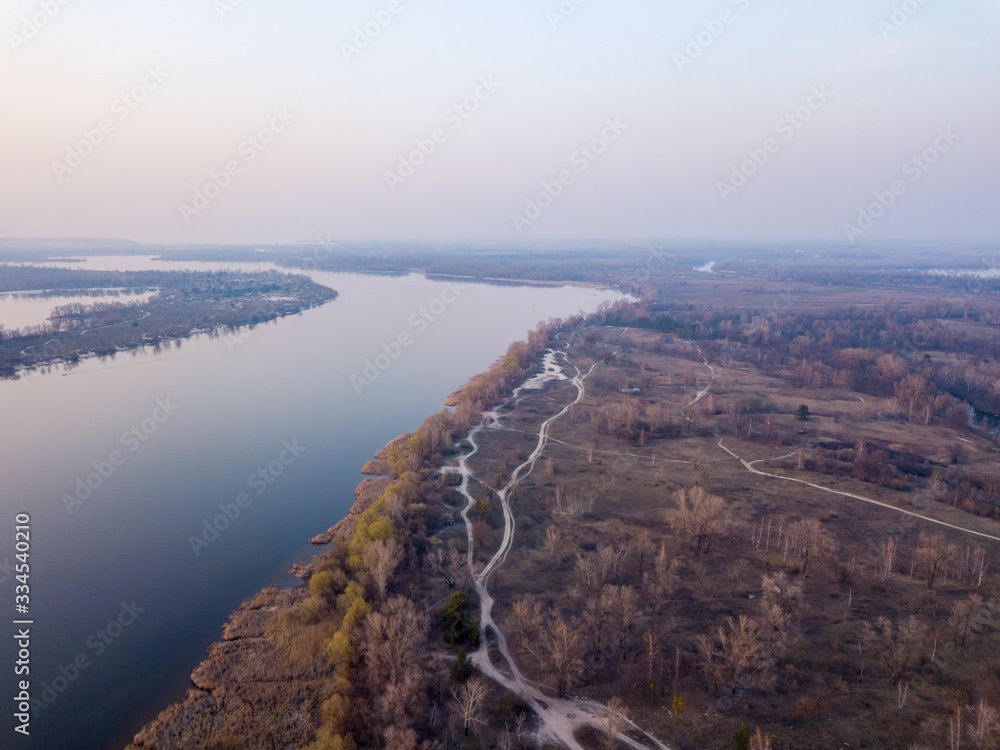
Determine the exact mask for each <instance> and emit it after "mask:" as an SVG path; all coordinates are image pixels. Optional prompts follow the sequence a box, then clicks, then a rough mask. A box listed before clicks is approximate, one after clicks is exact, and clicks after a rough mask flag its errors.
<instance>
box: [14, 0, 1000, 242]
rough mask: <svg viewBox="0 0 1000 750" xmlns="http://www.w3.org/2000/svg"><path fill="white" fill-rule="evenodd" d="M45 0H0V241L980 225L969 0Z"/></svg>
mask: <svg viewBox="0 0 1000 750" xmlns="http://www.w3.org/2000/svg"><path fill="white" fill-rule="evenodd" d="M62 3H63V4H61V3H60V0H6V2H4V3H3V7H2V9H0V31H2V32H3V38H2V39H0V47H2V48H0V90H2V92H3V105H2V106H3V113H2V117H0V174H2V177H3V179H2V180H0V234H6V235H7V236H9V237H109V238H110V237H114V238H125V239H132V240H139V241H144V242H152V243H188V242H190V243H214V242H218V243H260V244H270V243H282V242H292V241H312V240H314V239H316V238H320V237H324V238H338V239H344V240H380V239H393V240H439V239H440V240H461V239H469V240H472V239H490V240H501V241H508V240H509V241H510V242H512V243H514V242H517V241H519V240H544V239H546V238H570V239H572V238H581V239H595V238H604V239H616V238H621V239H646V238H662V239H671V238H707V239H750V240H757V239H799V238H801V239H817V240H819V239H822V240H843V241H844V242H845V243H846V242H847V235H848V234H850V232H848V231H847V230H846V228H845V225H846V224H854V225H855V227H857V228H859V229H863V233H860V234H859V233H857V232H855V233H854V235H855V236H854V237H853V238H852V239H855V240H856V241H858V242H861V243H874V242H882V241H890V240H895V239H913V238H919V239H944V240H949V239H953V240H980V239H981V240H996V239H997V238H998V237H1000V211H998V198H1000V136H998V134H1000V44H998V40H1000V3H998V2H996V0H967V1H966V2H945V1H944V0H925V1H924V2H922V3H921V2H920V1H919V0H906V1H905V2H901V1H900V0H712V1H711V2H694V1H685V0H655V2H654V1H653V0H615V2H611V1H610V0H567V1H566V2H563V3H561V4H560V0H550V1H545V0H539V1H537V2H528V1H527V0H505V1H504V2H483V1H482V0H478V1H477V0H451V1H450V2H448V1H446V0H373V1H367V0H340V1H339V2H327V1H321V0H296V1H295V2H289V0H283V1H281V2H279V0H242V2H239V0H171V2H163V1H162V0H159V1H153V0H87V1H86V2H85V1H84V0H62ZM577 3H579V5H577ZM227 6H231V7H227ZM894 6H895V7H896V8H898V9H899V10H898V11H897V15H896V18H895V19H893V13H894V10H893V9H894ZM904 6H905V8H906V9H908V10H909V11H912V14H907V13H906V12H905V11H904V10H903V7H904ZM560 7H561V8H563V9H564V10H565V9H572V10H573V12H572V13H569V14H564V18H563V19H562V20H560V18H559V17H557V16H556V15H555V14H557V13H559V9H560ZM375 17H381V19H382V21H381V22H379V21H377V20H374V18H375ZM386 19H389V21H388V24H387V25H386V24H385V20H386ZM900 21H902V22H903V23H900ZM366 23H369V29H370V30H377V31H378V34H377V35H376V36H375V37H374V38H372V39H370V40H369V41H368V43H367V45H365V46H364V48H363V49H362V48H361V46H362V44H364V42H365V39H363V38H361V39H359V40H358V41H359V44H358V46H357V47H356V48H355V49H353V50H352V49H350V48H348V47H346V46H345V45H350V44H352V40H354V39H355V37H356V29H357V28H358V27H362V28H363V27H364V26H365V24H366ZM383 27H384V28H383ZM702 32H703V33H702ZM713 32H714V33H713ZM699 33H701V37H700V40H699V39H698V35H699ZM689 53H690V54H689ZM678 55H681V56H685V57H686V59H685V57H679V56H678ZM348 57H349V58H350V59H348ZM147 71H153V73H150V72H147ZM484 82H485V83H484ZM136 87H139V88H138V89H137V91H136V98H142V99H143V101H132V100H131V98H130V100H129V101H126V100H125V99H123V98H122V97H123V96H129V97H131V94H130V92H132V91H133V89H135V88H136ZM470 97H471V98H470ZM463 100H468V102H469V104H470V108H471V105H475V111H471V112H466V113H465V114H466V115H467V117H462V115H460V114H457V113H456V111H455V110H454V109H453V106H454V105H455V104H461V102H462V101H463ZM809 105H812V107H811V108H810V106H809ZM797 108H798V112H799V115H798V116H796V115H795V112H796V109H797ZM275 112H284V113H286V114H285V115H282V116H281V117H278V116H276V115H275ZM126 114H127V117H126V116H125V115H126ZM789 114H791V115H792V117H793V119H795V125H797V126H799V127H795V126H793V125H790V124H789V121H788V120H787V119H785V120H783V119H782V118H785V117H786V116H787V115H789ZM609 122H610V123H612V125H609V124H608V123H609ZM615 123H617V124H615ZM102 124H103V125H104V127H105V131H106V132H103V133H102V132H101V125H102ZM262 129H263V130H264V131H265V132H264V133H263V134H262V135H261V139H262V140H260V141H257V142H256V143H257V145H253V143H251V141H250V140H249V139H250V137H251V136H254V135H255V134H257V133H258V132H259V131H261V130H262ZM279 129H280V130H279ZM436 129H440V130H438V131H437V132H436V133H435V130H436ZM88 133H89V135H90V140H92V141H97V140H99V141H100V143H99V145H97V146H96V147H90V144H89V143H88V142H87V140H86V137H87V134H88ZM942 133H943V134H944V135H942ZM435 136H437V142H434V141H435ZM595 139H596V143H593V150H592V151H591V150H589V149H588V153H589V154H590V156H589V157H588V156H587V155H586V154H584V153H583V152H581V151H579V149H580V148H581V147H582V146H586V145H587V144H591V143H592V142H594V141H595ZM768 139H772V140H770V141H769V140H768ZM418 140H419V141H422V142H423V144H424V150H425V151H431V149H432V148H433V153H430V155H428V156H424V154H421V153H419V151H418V152H417V153H415V154H414V157H415V158H412V159H410V157H409V155H410V154H411V152H414V150H415V149H417V148H418V145H417V143H416V141H418ZM81 141H82V143H81ZM262 141H269V142H268V143H264V142H262ZM598 152H600V153H598ZM921 154H923V156H920V155H921ZM754 156H756V158H757V161H758V162H761V163H760V164H759V165H758V164H753V163H752V162H748V163H747V164H746V165H745V166H744V173H747V172H748V173H751V174H750V176H749V177H746V175H745V174H744V175H740V174H739V172H737V175H736V179H735V181H734V180H733V170H734V167H735V168H736V169H737V170H739V169H740V166H741V165H743V163H744V162H747V160H748V159H752V158H753V157H754ZM914 156H920V159H921V161H920V163H917V162H913V161H911V159H912V158H913V157H914ZM765 159H766V160H765ZM401 160H408V161H410V162H411V164H410V165H405V166H404V168H403V170H402V172H401V171H400V168H401ZM227 166H229V167H232V168H233V169H232V172H234V174H225V172H226V169H227ZM212 173H215V174H216V181H217V182H219V183H224V187H222V188H220V189H216V188H215V187H214V186H213V187H210V188H209V189H208V192H209V193H211V196H210V199H206V200H205V201H204V202H199V203H195V202H194V196H195V189H196V188H204V186H205V185H206V183H208V182H209V181H210V179H211V177H210V175H211V174H212ZM390 173H394V174H395V176H394V177H393V176H391V174H390ZM561 177H562V180H563V181H562V183H560V178H561ZM744 179H745V181H744ZM727 182H728V186H726V185H725V183H727ZM894 182H895V183H896V193H895V194H893V183H894ZM546 184H547V185H548V188H547V190H548V192H549V193H550V194H553V195H555V197H551V198H550V197H549V196H548V195H544V194H543V197H542V198H541V199H540V201H537V202H538V203H541V204H544V205H543V206H542V207H541V208H540V209H539V210H537V211H535V210H534V209H528V208H526V206H527V203H526V201H528V199H532V198H535V197H536V196H538V195H539V194H540V193H543V191H544V190H546V188H545V187H544V185H546ZM876 193H878V194H879V195H881V196H882V201H883V203H885V204H891V205H889V206H888V208H885V209H884V210H879V209H878V208H876V209H875V210H874V213H878V214H879V215H878V216H877V217H871V216H870V218H871V219H872V220H871V221H867V222H861V223H859V221H861V220H860V219H859V209H862V208H865V207H867V206H869V205H870V204H872V203H873V202H874V201H875V200H876V197H875V194H876ZM182 204H186V206H187V208H184V207H182ZM868 213H869V214H871V213H872V212H871V211H869V212H868ZM863 225H864V226H863ZM0 247H2V245H0Z"/></svg>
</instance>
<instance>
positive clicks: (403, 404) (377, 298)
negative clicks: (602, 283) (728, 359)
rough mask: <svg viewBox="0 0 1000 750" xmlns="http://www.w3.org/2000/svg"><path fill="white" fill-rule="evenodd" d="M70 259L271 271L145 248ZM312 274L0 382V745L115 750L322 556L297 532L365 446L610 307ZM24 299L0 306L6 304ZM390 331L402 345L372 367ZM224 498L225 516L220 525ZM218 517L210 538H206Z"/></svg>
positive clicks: (350, 476) (515, 292)
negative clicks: (177, 257) (201, 329)
mask: <svg viewBox="0 0 1000 750" xmlns="http://www.w3.org/2000/svg"><path fill="white" fill-rule="evenodd" d="M82 267H86V268H94V269H118V270H138V269H142V268H171V267H174V268H213V269H219V268H240V267H242V268H267V266H266V265H261V266H256V265H255V266H248V265H236V264H222V263H213V264H198V263H163V262H158V261H154V260H151V259H150V258H148V257H140V256H121V257H94V258H88V259H87V260H86V263H85V264H83V266H82ZM311 275H312V276H313V278H314V279H315V280H316V281H318V282H319V283H322V284H325V285H327V286H330V287H332V288H334V289H336V290H337V291H338V292H339V293H340V296H339V298H338V299H337V300H336V301H334V302H331V303H328V304H326V305H323V306H322V307H319V308H315V309H312V310H308V311H305V312H303V313H302V314H300V315H297V316H292V317H288V318H284V319H281V320H278V321H274V322H272V323H269V324H267V325H264V326H260V327H258V328H256V329H253V330H252V331H246V330H245V331H243V332H242V333H240V334H238V335H229V336H226V335H223V336H219V337H212V336H208V335H199V336H196V337H193V338H190V339H187V340H184V341H183V342H181V343H180V344H179V345H176V346H174V345H172V346H169V347H165V348H163V350H162V351H159V352H156V353H154V352H153V351H151V350H141V351H136V352H134V353H126V354H119V355H118V356H117V357H115V358H114V359H105V360H96V359H92V360H87V361H85V362H84V363H82V364H81V365H80V366H79V367H77V368H75V369H72V370H64V369H63V368H61V367H57V368H53V369H52V371H50V372H44V373H43V372H34V373H30V374H27V375H24V376H22V377H21V378H20V379H18V380H13V381H0V534H2V539H0V602H2V605H0V607H2V612H3V619H4V620H5V621H6V623H7V624H6V625H5V626H4V628H3V630H4V633H5V634H6V637H4V638H3V641H4V645H3V647H2V648H0V659H2V662H0V670H2V673H3V675H4V677H3V680H0V685H2V686H3V688H4V693H3V700H4V703H5V707H4V709H3V727H2V730H0V731H2V734H0V747H3V748H8V747H10V748H67V749H69V748H73V749H74V750H78V749H79V750H83V749H85V748H99V749H103V748H122V747H124V745H125V744H127V743H128V742H129V741H130V740H131V738H132V735H133V734H134V733H135V732H136V731H137V730H138V729H139V728H140V727H141V726H142V724H144V723H145V722H146V721H148V720H150V719H151V718H153V717H154V716H155V715H156V713H158V712H159V711H160V710H162V709H163V708H165V707H166V706H167V705H168V704H169V703H171V702H173V701H175V700H178V699H180V698H182V697H183V695H184V693H185V691H186V690H187V688H188V687H189V686H190V681H189V675H190V673H191V670H192V669H193V667H194V666H195V665H196V664H197V663H198V662H199V661H200V660H201V658H202V656H203V655H204V653H205V649H206V648H207V646H208V645H209V644H210V643H211V642H212V641H214V640H216V639H218V637H219V636H220V634H221V627H222V624H223V622H224V621H225V619H226V616H227V615H228V614H229V613H230V612H231V611H232V610H233V609H234V608H236V607H237V606H238V605H239V604H240V602H241V601H242V600H244V599H245V598H246V597H248V596H249V595H251V594H253V593H254V592H255V591H257V590H259V589H260V588H262V587H263V586H265V585H268V584H277V585H281V586H290V585H295V584H297V580H296V579H293V578H291V577H290V576H288V575H287V571H288V570H289V568H290V567H291V566H292V564H293V563H295V562H300V561H301V562H305V561H308V560H309V559H310V557H311V556H312V555H313V554H315V553H316V552H318V551H319V549H318V548H315V547H311V546H310V545H309V544H308V542H307V540H308V539H309V538H310V537H312V536H313V535H314V534H317V533H319V532H321V531H324V530H325V529H327V528H328V527H329V526H331V525H332V524H333V523H335V522H336V521H337V520H338V519H340V518H341V517H343V516H344V515H345V513H346V511H347V509H348V508H349V507H350V505H351V503H352V502H353V499H354V498H353V495H352V490H353V488H354V485H355V484H357V482H358V481H360V479H361V478H362V477H361V475H360V474H359V473H358V469H359V468H360V467H361V465H362V464H363V463H364V462H365V461H366V460H368V459H369V458H370V457H371V455H372V453H373V452H374V451H376V450H378V449H379V448H381V447H382V446H383V445H384V444H385V443H386V442H387V441H388V440H390V439H391V438H393V437H395V436H397V435H399V434H401V433H403V432H408V431H410V430H412V429H414V428H415V427H416V426H418V425H419V424H420V422H421V421H422V420H423V419H424V417H425V416H427V415H428V414H431V413H433V412H435V411H438V410H439V409H441V408H442V402H443V401H444V399H445V397H446V396H447V395H448V393H449V392H450V391H452V390H453V389H455V388H456V387H458V386H460V385H462V384H463V383H464V382H465V381H466V380H467V379H468V378H469V377H471V376H472V375H474V374H476V373H478V372H481V371H483V370H485V369H486V368H487V367H489V365H490V364H491V363H492V362H493V361H494V360H495V359H496V358H497V357H498V356H499V355H500V354H502V353H503V352H504V350H505V349H506V347H507V345H508V344H509V343H510V342H511V341H514V340H516V339H521V338H524V336H525V334H526V332H527V331H528V329H529V328H533V327H534V326H535V325H536V324H537V323H538V321H540V320H545V319H548V318H550V317H567V316H569V315H571V314H574V313H576V312H579V311H581V310H584V311H593V310H594V309H596V308H597V306H598V305H599V304H600V303H601V302H603V301H605V300H614V299H616V298H617V297H618V295H617V294H616V293H613V292H609V291H595V290H591V289H583V288H577V287H569V286H567V287H559V288H550V287H530V286H499V285H486V284H464V285H462V286H461V287H460V288H458V289H456V288H455V287H453V286H450V285H449V284H447V283H444V282H438V281H429V280H427V279H425V278H424V277H422V276H417V275H411V276H406V277H381V276H368V275H360V274H333V273H313V274H311ZM52 303H53V305H56V304H60V300H59V299H58V298H53V299H52ZM17 304H18V300H16V299H11V298H8V299H7V300H5V301H4V305H6V306H7V310H8V313H9V314H12V312H13V308H12V307H10V306H13V305H17ZM425 313H426V314H425ZM3 314H4V306H3V305H0V324H3V323H4V319H3ZM38 322H40V321H38ZM402 333H406V334H409V340H410V341H411V343H410V345H409V346H408V347H405V348H401V349H400V350H399V351H398V352H397V351H395V350H394V349H393V347H388V348H389V349H390V350H391V353H392V354H398V356H396V357H395V358H390V357H389V356H384V357H381V358H379V359H378V364H379V365H382V366H383V368H384V369H378V368H375V369H372V368H371V367H369V368H368V371H367V373H366V372H365V370H366V360H367V361H370V362H373V363H374V362H375V361H376V359H377V358H378V357H379V355H380V354H382V351H383V347H382V344H389V343H390V342H392V341H395V340H396V339H397V338H398V337H399V335H400V334H402ZM373 375H377V377H372V376H373ZM352 376H355V379H354V381H353V384H352ZM362 379H365V380H366V382H368V383H370V384H369V385H367V386H362V385H360V383H361V381H362ZM359 390H360V394H359V393H358V391H359ZM286 446H290V448H289V447H286ZM237 499H240V501H241V503H242V505H243V506H244V507H240V505H238V504H237ZM220 505H221V506H223V507H222V509H220ZM225 510H228V512H229V515H230V516H232V518H231V520H230V519H224V520H217V517H218V516H219V515H220V514H222V513H223V512H224V511H225ZM20 513H26V514H29V515H30V517H31V522H30V525H31V551H30V555H31V556H30V563H31V578H30V587H31V611H30V618H31V619H32V620H33V621H34V624H33V625H32V626H31V643H30V651H31V659H30V660H31V663H30V670H31V673H30V680H31V693H32V696H33V697H34V698H36V699H39V700H44V701H45V707H44V708H43V709H41V710H39V712H38V716H37V717H36V718H34V719H33V721H32V723H31V736H30V739H27V740H22V739H21V738H20V736H19V735H17V734H15V733H14V731H13V711H12V710H11V709H12V705H13V703H14V701H13V700H12V699H13V697H14V695H15V694H16V690H15V684H14V674H13V670H14V665H15V661H16V660H17V651H16V646H15V641H14V638H13V637H12V636H13V634H14V632H15V626H14V625H13V624H12V622H13V619H14V594H15V586H16V585H18V582H17V581H16V579H15V574H14V570H13V566H14V564H15V563H16V562H17V560H16V558H15V547H14V529H13V526H14V524H15V517H16V516H17V514H20ZM237 513H238V515H237ZM213 521H215V522H216V524H217V526H221V527H222V528H223V530H222V531H216V530H215V529H210V530H206V522H208V524H211V523H212V522H213ZM226 521H228V523H226ZM193 539H198V542H196V543H195V542H193Z"/></svg>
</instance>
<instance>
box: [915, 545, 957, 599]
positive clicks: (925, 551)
mask: <svg viewBox="0 0 1000 750" xmlns="http://www.w3.org/2000/svg"><path fill="white" fill-rule="evenodd" d="M957 553H958V549H957V548H956V547H955V545H954V544H948V542H946V541H945V538H944V537H943V536H942V535H940V534H921V535H920V545H919V546H918V547H917V560H918V562H919V564H920V565H921V567H923V569H924V580H925V581H926V582H927V590H928V591H930V590H932V589H933V588H934V583H935V582H936V581H937V579H938V576H939V575H940V574H941V573H942V571H943V570H944V569H945V566H946V565H947V564H948V563H949V562H950V561H951V560H952V559H953V558H954V557H955V555H956V554H957Z"/></svg>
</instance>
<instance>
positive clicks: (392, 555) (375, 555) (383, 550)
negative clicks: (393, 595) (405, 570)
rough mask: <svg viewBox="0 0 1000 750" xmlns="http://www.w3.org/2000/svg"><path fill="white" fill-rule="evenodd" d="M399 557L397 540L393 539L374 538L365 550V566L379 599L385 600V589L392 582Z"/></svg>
mask: <svg viewBox="0 0 1000 750" xmlns="http://www.w3.org/2000/svg"><path fill="white" fill-rule="evenodd" d="M400 558H401V554H400V549H399V542H397V541H396V540H395V539H376V540H374V541H373V542H371V543H370V544H369V545H368V548H367V549H366V550H365V555H364V563H365V568H366V569H367V570H368V574H369V575H371V577H372V580H373V581H374V582H375V586H376V587H377V588H378V598H379V601H383V602H384V601H385V592H386V589H388V587H389V584H390V583H391V582H392V575H393V573H395V572H396V568H397V567H398V566H399V562H400Z"/></svg>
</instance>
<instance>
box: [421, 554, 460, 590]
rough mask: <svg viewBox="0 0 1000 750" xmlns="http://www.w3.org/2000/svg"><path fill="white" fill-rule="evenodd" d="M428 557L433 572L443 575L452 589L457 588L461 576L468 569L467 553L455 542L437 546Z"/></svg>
mask: <svg viewBox="0 0 1000 750" xmlns="http://www.w3.org/2000/svg"><path fill="white" fill-rule="evenodd" d="M426 559H427V564H428V566H429V567H430V569H431V572H432V573H434V574H435V575H438V576H441V577H442V578H443V579H444V581H445V583H447V584H448V588H450V589H453V588H455V584H456V583H457V582H458V579H459V576H461V574H462V573H463V572H467V571H468V565H467V564H466V562H467V561H466V557H465V555H463V554H462V553H461V552H460V551H459V549H458V547H456V546H455V545H454V544H449V545H447V547H436V548H435V549H434V550H433V551H432V552H430V553H429V554H428V555H427V558H426Z"/></svg>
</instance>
